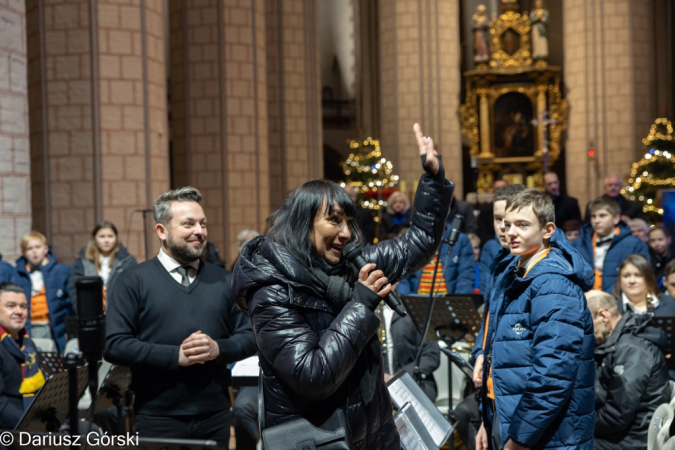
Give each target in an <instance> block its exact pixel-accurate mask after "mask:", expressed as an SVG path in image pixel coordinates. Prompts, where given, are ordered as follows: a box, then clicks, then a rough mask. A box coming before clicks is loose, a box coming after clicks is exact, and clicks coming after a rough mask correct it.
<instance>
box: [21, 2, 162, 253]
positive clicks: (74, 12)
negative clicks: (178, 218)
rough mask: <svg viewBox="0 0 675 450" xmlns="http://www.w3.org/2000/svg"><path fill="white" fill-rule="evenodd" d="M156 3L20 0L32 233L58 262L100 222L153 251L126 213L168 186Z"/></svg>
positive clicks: (138, 249) (133, 246)
mask: <svg viewBox="0 0 675 450" xmlns="http://www.w3.org/2000/svg"><path fill="white" fill-rule="evenodd" d="M163 4H164V3H163V2H162V1H161V0H140V1H128V2H119V1H113V0H98V1H96V2H89V1H86V0H71V1H68V2H58V3H57V2H45V1H38V0H27V1H26V5H27V34H28V59H29V61H28V66H29V74H30V79H29V104H30V117H31V121H30V143H31V160H32V164H31V182H32V188H33V198H32V209H33V226H34V228H36V229H38V230H41V231H43V232H45V234H46V235H47V237H48V238H49V240H50V243H51V245H52V248H53V249H54V250H55V252H56V254H57V256H58V257H59V258H60V259H61V260H64V261H66V262H70V261H72V260H73V259H74V257H75V254H76V252H77V251H78V250H79V249H80V248H81V247H82V246H83V245H84V244H85V243H86V242H87V240H88V239H89V235H90V233H91V231H92V229H93V227H94V225H95V224H96V223H97V222H99V221H101V220H109V221H112V222H113V223H115V225H116V226H117V229H118V230H119V232H120V238H121V240H122V243H123V244H125V245H127V246H128V247H129V250H130V252H131V253H132V254H133V255H134V256H136V257H137V258H141V259H143V258H144V257H145V253H146V247H145V242H146V241H145V240H144V235H147V237H148V241H147V242H148V247H149V248H148V252H149V254H150V255H149V256H151V257H152V256H154V254H155V252H156V251H157V248H158V245H157V243H156V238H155V236H154V233H153V232H152V231H151V230H147V233H144V229H143V226H142V221H141V216H140V214H138V213H134V211H135V210H138V209H144V208H149V207H151V205H152V202H153V200H154V199H155V197H156V196H157V195H159V194H160V193H161V192H163V191H165V190H166V189H167V188H168V185H169V176H168V175H169V171H168V168H169V162H168V151H167V123H166V116H167V109H166V81H165V80H166V71H165V68H164V67H165V66H164V58H165V55H164V27H163V14H164V12H163ZM130 218H131V219H132V220H131V222H130ZM129 224H130V225H131V226H130V227H129Z"/></svg>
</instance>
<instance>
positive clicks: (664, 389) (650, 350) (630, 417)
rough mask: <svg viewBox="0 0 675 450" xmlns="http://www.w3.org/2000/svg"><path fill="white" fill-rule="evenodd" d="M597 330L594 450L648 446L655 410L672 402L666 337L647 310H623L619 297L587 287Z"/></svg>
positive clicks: (595, 333)
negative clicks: (638, 313)
mask: <svg viewBox="0 0 675 450" xmlns="http://www.w3.org/2000/svg"><path fill="white" fill-rule="evenodd" d="M586 298H587V299H588V309H589V310H590V312H591V315H592V316H593V332H594V335H595V344H596V348H595V367H596V371H595V374H596V375H595V443H594V446H593V448H594V449H596V450H634V449H638V448H647V432H648V429H649V422H650V420H651V417H652V414H653V413H654V411H655V410H656V408H657V407H658V406H659V405H661V404H662V403H668V402H670V394H671V393H670V385H669V383H668V369H667V367H666V360H665V358H664V356H663V355H664V353H663V352H665V351H666V350H667V349H668V341H667V339H666V336H665V335H664V333H663V332H662V331H661V330H659V329H658V328H654V327H652V326H650V325H651V322H652V317H651V316H650V315H648V314H645V315H636V314H633V313H631V312H630V311H628V312H625V313H624V314H623V315H622V314H621V311H619V308H618V305H617V303H616V299H614V297H612V296H611V295H610V294H607V293H606V292H602V291H590V292H587V293H586Z"/></svg>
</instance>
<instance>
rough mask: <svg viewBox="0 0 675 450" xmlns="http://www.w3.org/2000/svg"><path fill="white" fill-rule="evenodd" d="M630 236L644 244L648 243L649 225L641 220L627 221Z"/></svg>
mask: <svg viewBox="0 0 675 450" xmlns="http://www.w3.org/2000/svg"><path fill="white" fill-rule="evenodd" d="M628 228H630V234H632V235H633V236H635V237H636V238H638V239H640V240H641V241H642V242H644V243H645V244H646V243H647V242H649V225H648V224H647V222H645V221H644V220H642V219H631V220H629V221H628Z"/></svg>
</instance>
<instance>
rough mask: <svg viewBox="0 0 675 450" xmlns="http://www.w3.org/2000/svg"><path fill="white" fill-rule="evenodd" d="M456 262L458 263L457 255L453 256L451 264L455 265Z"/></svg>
mask: <svg viewBox="0 0 675 450" xmlns="http://www.w3.org/2000/svg"><path fill="white" fill-rule="evenodd" d="M457 261H459V255H455V257H454V258H452V262H454V263H455V264H457Z"/></svg>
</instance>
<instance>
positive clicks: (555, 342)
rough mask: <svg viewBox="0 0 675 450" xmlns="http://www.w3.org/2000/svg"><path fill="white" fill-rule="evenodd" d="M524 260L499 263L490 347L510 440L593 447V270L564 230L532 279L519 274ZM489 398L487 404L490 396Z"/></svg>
mask: <svg viewBox="0 0 675 450" xmlns="http://www.w3.org/2000/svg"><path fill="white" fill-rule="evenodd" d="M517 262H518V258H514V259H512V260H510V261H509V260H504V261H502V263H501V264H499V265H498V267H497V273H502V272H505V274H504V276H503V277H502V278H501V279H500V280H499V284H498V285H495V288H494V290H493V294H492V296H491V299H490V320H489V324H488V339H487V343H486V346H485V349H484V351H485V354H487V355H488V356H487V357H486V358H485V361H486V364H485V366H484V370H483V373H484V374H487V373H488V367H487V361H489V360H490V359H491V361H492V378H493V385H494V392H495V404H496V408H497V416H498V418H499V431H500V435H501V439H502V443H503V444H506V442H507V441H508V440H509V439H513V440H514V441H515V442H517V443H518V444H520V445H523V446H525V447H527V448H530V449H589V450H590V449H592V448H593V430H594V422H595V400H594V383H595V366H594V360H593V351H594V348H595V343H594V337H593V321H592V318H591V314H590V312H589V310H588V308H587V306H586V299H585V297H584V291H587V290H589V289H590V288H591V287H592V286H593V281H594V274H593V270H592V268H591V267H590V266H589V265H588V264H587V263H586V262H585V261H584V260H583V258H582V257H581V255H580V254H579V253H578V252H577V251H575V250H574V249H573V248H572V247H571V245H570V244H569V242H568V241H567V239H566V238H565V235H564V234H563V233H562V231H560V230H556V232H555V234H554V237H553V238H552V239H551V250H550V252H549V253H548V255H547V256H546V257H545V258H543V259H542V260H541V261H540V262H538V263H537V264H535V265H534V266H533V267H532V268H531V269H530V271H529V273H528V274H527V276H526V277H525V278H517V277H516V276H515V269H516V267H517ZM484 384H485V383H484ZM483 402H484V403H483V409H484V410H486V409H487V406H488V405H487V397H485V396H483ZM488 435H489V433H488Z"/></svg>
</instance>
